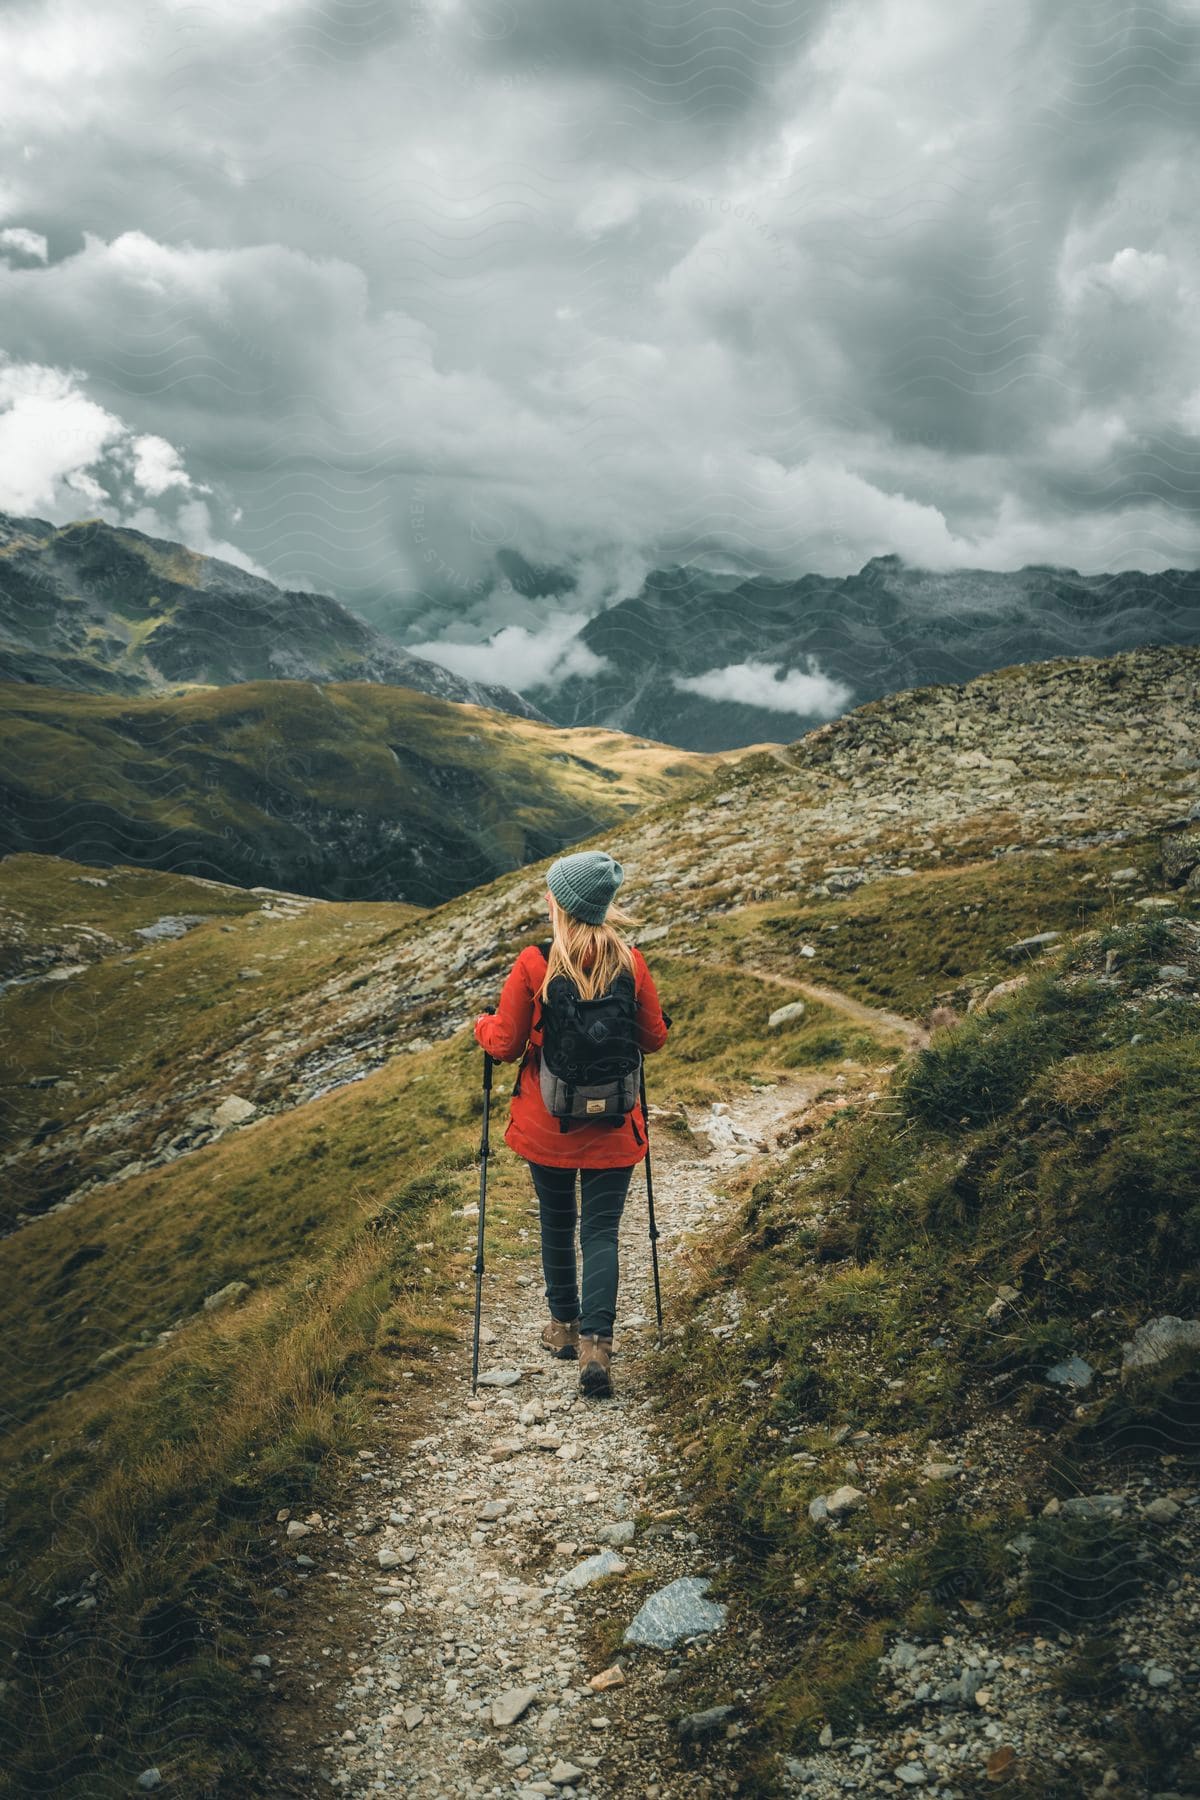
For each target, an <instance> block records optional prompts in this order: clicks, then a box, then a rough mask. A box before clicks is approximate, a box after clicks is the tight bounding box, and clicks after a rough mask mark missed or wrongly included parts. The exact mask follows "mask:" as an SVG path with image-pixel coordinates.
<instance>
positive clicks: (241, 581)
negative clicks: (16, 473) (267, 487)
mask: <svg viewBox="0 0 1200 1800" xmlns="http://www.w3.org/2000/svg"><path fill="white" fill-rule="evenodd" d="M287 678H291V679H298V680H320V681H351V680H359V681H362V680H366V681H377V682H380V683H386V684H391V685H393V686H398V687H406V688H416V689H418V690H419V691H421V692H423V693H428V694H433V695H436V696H437V697H439V698H440V699H443V700H456V701H460V702H465V703H467V704H470V705H475V706H490V707H492V708H495V709H498V710H500V711H504V712H510V713H514V714H516V715H517V716H518V717H522V718H532V719H540V718H543V717H544V715H543V714H542V713H541V712H540V711H539V710H538V708H537V707H536V706H534V705H533V704H532V702H530V701H528V700H525V699H524V698H523V697H522V696H521V695H519V694H516V693H514V692H513V691H512V690H511V689H509V688H505V687H498V686H491V685H489V684H487V683H481V682H473V681H468V680H465V679H464V678H463V677H461V676H458V675H455V674H453V673H452V672H451V671H450V670H449V669H446V668H444V667H443V666H442V665H441V664H440V663H433V662H429V661H427V660H426V659H425V658H423V657H416V656H412V655H410V654H409V652H408V651H406V650H404V649H402V648H401V647H400V645H398V644H397V643H396V641H395V640H394V639H393V638H390V637H388V636H387V635H386V633H384V632H381V631H379V630H377V629H376V627H375V626H374V625H372V624H370V623H369V621H367V620H366V619H363V618H362V617H360V616H359V615H358V614H356V613H354V612H353V611H351V609H350V608H349V607H348V606H346V605H345V604H344V603H343V602H341V601H340V600H337V599H335V598H334V597H333V596H332V595H329V594H320V593H310V592H308V591H307V590H301V589H291V588H280V587H278V586H277V585H276V584H275V583H274V582H272V581H268V580H266V579H265V578H264V577H262V576H259V575H253V574H251V573H250V572H249V571H247V570H245V569H242V568H239V567H238V566H237V565H236V564H235V563H229V562H224V561H222V560H221V559H220V558H218V557H214V556H208V555H206V554H203V553H202V552H200V551H196V550H191V549H189V548H188V547H187V546H186V545H183V544H180V543H176V542H174V541H173V540H171V539H167V538H154V537H151V536H149V535H148V534H147V533H145V532H142V531H138V530H136V529H134V528H133V527H132V526H114V525H109V524H107V523H106V522H105V521H104V520H102V519H77V520H73V521H71V522H70V523H69V524H66V525H53V524H51V523H50V522H49V521H48V520H44V519H37V518H17V517H13V516H10V515H7V514H0V679H4V680H9V681H15V680H20V681H27V682H30V683H39V684H42V685H48V686H54V687H67V688H75V689H77V690H79V691H82V692H91V693H96V692H110V693H118V694H120V693H124V694H130V695H134V694H139V693H164V692H169V691H171V690H173V689H177V688H179V687H180V686H185V687H190V686H196V685H200V686H229V685H233V684H235V683H238V682H244V681H249V680H261V679H287Z"/></svg>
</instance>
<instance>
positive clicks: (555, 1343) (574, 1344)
mask: <svg viewBox="0 0 1200 1800" xmlns="http://www.w3.org/2000/svg"><path fill="white" fill-rule="evenodd" d="M542 1342H543V1344H545V1346H546V1348H547V1350H548V1351H549V1352H550V1354H551V1356H557V1357H558V1358H559V1360H560V1361H561V1362H567V1361H574V1359H575V1358H576V1357H577V1356H578V1355H579V1320H578V1319H572V1320H571V1321H570V1323H569V1324H568V1323H567V1321H566V1320H565V1319H556V1318H555V1317H554V1315H553V1313H551V1315H550V1323H549V1324H548V1325H543V1326H542Z"/></svg>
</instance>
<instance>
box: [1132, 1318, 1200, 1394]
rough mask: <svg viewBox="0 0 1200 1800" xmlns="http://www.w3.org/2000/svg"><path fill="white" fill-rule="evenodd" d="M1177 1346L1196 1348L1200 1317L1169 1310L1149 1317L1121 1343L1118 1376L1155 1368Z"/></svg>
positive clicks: (1164, 1360)
mask: <svg viewBox="0 0 1200 1800" xmlns="http://www.w3.org/2000/svg"><path fill="white" fill-rule="evenodd" d="M1179 1350H1200V1319H1179V1318H1176V1317H1175V1316H1174V1314H1171V1313H1167V1314H1164V1316H1163V1317H1162V1318H1161V1319H1150V1320H1149V1321H1148V1322H1147V1323H1146V1324H1145V1325H1139V1326H1138V1328H1137V1330H1136V1331H1135V1332H1134V1334H1133V1336H1132V1338H1130V1339H1129V1341H1128V1343H1126V1344H1125V1345H1124V1346H1123V1350H1122V1356H1121V1380H1122V1381H1130V1380H1132V1379H1133V1378H1135V1377H1136V1376H1138V1375H1144V1374H1145V1373H1146V1372H1147V1371H1148V1370H1150V1369H1157V1368H1158V1367H1159V1365H1160V1364H1161V1363H1164V1362H1166V1361H1167V1359H1168V1357H1171V1356H1174V1355H1175V1353H1176V1352H1177V1351H1179Z"/></svg>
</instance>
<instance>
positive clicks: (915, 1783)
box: [892, 1762, 929, 1787]
mask: <svg viewBox="0 0 1200 1800" xmlns="http://www.w3.org/2000/svg"><path fill="white" fill-rule="evenodd" d="M892 1773H893V1774H894V1775H895V1777H896V1780H897V1781H902V1782H903V1783H904V1785H905V1786H906V1787H920V1785H921V1783H922V1782H924V1781H928V1779H929V1777H928V1775H927V1774H926V1773H925V1764H924V1763H919V1762H906V1763H901V1764H900V1767H899V1768H898V1769H893V1771H892Z"/></svg>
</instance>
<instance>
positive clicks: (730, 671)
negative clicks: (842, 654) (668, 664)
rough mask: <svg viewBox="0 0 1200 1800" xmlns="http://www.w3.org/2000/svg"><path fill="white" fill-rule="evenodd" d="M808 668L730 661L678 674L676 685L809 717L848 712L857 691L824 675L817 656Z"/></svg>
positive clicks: (687, 690)
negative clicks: (719, 666) (701, 671)
mask: <svg viewBox="0 0 1200 1800" xmlns="http://www.w3.org/2000/svg"><path fill="white" fill-rule="evenodd" d="M806 661H807V665H808V666H807V669H806V670H801V669H789V670H787V671H785V670H784V667H783V665H782V663H765V662H757V661H756V660H755V659H754V658H753V657H751V658H749V659H748V660H747V661H746V662H740V663H729V664H727V665H726V667H725V668H723V669H709V670H707V671H706V672H705V673H704V674H703V675H676V676H673V677H672V681H673V684H674V686H675V687H677V688H679V689H680V690H681V692H683V693H685V694H702V695H703V696H704V698H705V699H706V700H734V701H738V702H739V703H740V704H741V705H743V706H761V707H765V708H766V709H767V710H768V711H769V712H781V713H800V714H802V715H803V716H804V717H806V718H818V719H832V718H834V717H836V716H837V715H838V714H839V713H843V712H845V711H846V709H847V707H848V706H849V705H850V702H851V700H852V698H853V690H852V689H850V688H848V687H847V686H846V685H845V683H844V682H841V681H834V680H833V678H832V677H831V676H829V675H824V674H822V672H821V670H820V668H819V667H818V666H817V664H816V662H815V661H814V659H813V658H812V657H811V656H810V657H808V658H807V659H806Z"/></svg>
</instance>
